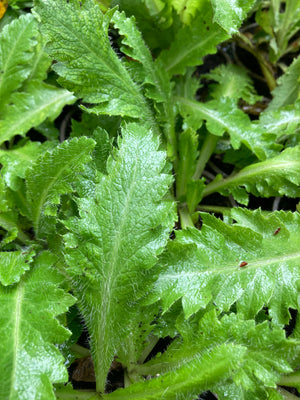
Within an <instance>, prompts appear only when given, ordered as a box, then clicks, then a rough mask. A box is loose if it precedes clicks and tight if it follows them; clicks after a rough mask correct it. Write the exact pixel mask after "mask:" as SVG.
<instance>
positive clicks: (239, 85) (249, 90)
mask: <svg viewBox="0 0 300 400" xmlns="http://www.w3.org/2000/svg"><path fill="white" fill-rule="evenodd" d="M203 77H205V78H207V79H212V80H214V81H216V82H217V84H210V85H209V94H210V96H212V97H213V98H214V99H217V100H218V99H220V98H222V97H230V98H232V99H235V100H236V101H238V100H239V99H243V100H245V101H246V102H247V103H249V104H254V103H255V102H256V101H259V100H261V96H258V95H257V94H256V92H255V89H254V86H253V82H252V80H251V79H250V77H249V76H248V75H247V72H246V71H245V70H244V69H242V68H241V67H238V66H237V65H234V64H227V65H225V64H221V65H219V66H218V67H216V68H215V69H213V70H212V71H210V72H209V73H208V74H205V75H204V76H203Z"/></svg>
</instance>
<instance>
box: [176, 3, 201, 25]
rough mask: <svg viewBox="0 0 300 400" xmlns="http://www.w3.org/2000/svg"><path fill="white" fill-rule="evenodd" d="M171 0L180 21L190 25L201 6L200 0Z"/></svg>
mask: <svg viewBox="0 0 300 400" xmlns="http://www.w3.org/2000/svg"><path fill="white" fill-rule="evenodd" d="M171 2H172V6H173V7H174V8H175V10H176V12H177V13H178V14H179V16H180V19H181V21H182V22H183V23H184V24H187V25H191V23H192V21H193V19H194V17H195V16H196V15H197V12H198V9H199V8H200V7H201V3H202V0H172V1H171Z"/></svg>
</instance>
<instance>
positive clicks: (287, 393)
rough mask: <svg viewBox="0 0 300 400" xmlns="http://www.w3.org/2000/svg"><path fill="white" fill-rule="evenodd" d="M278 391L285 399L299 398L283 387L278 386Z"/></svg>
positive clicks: (297, 399) (296, 399)
mask: <svg viewBox="0 0 300 400" xmlns="http://www.w3.org/2000/svg"><path fill="white" fill-rule="evenodd" d="M277 391H278V392H279V393H280V394H281V395H282V396H283V398H284V399H285V400H299V397H297V396H295V395H293V394H292V393H290V392H288V391H287V390H285V389H283V388H282V387H278V388H277Z"/></svg>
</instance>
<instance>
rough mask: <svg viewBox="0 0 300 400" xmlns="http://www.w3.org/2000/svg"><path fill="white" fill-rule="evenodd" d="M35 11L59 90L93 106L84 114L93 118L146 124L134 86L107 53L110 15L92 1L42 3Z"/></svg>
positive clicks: (51, 0)
mask: <svg viewBox="0 0 300 400" xmlns="http://www.w3.org/2000/svg"><path fill="white" fill-rule="evenodd" d="M35 11H36V13H37V14H38V15H39V17H40V19H41V22H42V24H41V30H42V33H43V34H44V35H46V37H47V38H48V40H49V42H48V43H47V48H46V49H47V51H48V52H49V54H50V55H51V56H52V57H53V58H54V59H56V60H57V63H56V64H54V66H53V69H54V70H55V72H57V74H58V75H59V76H60V79H59V82H60V83H61V84H62V86H65V87H66V88H67V89H69V90H71V91H73V92H75V95H76V96H77V97H78V98H82V99H83V101H84V102H88V103H92V104H97V106H95V107H94V108H92V109H89V110H90V111H93V112H95V113H98V114H109V115H122V116H129V117H133V118H142V117H145V118H151V113H150V111H149V109H148V107H147V105H146V103H145V100H144V98H143V96H142V95H141V93H140V91H139V88H138V86H137V85H136V84H135V83H134V82H133V81H132V79H131V77H130V75H129V73H128V72H127V70H126V68H125V67H124V66H123V65H122V62H121V60H119V58H118V57H117V55H116V53H115V52H114V51H113V49H112V48H111V45H110V41H109V36H108V33H107V31H108V26H109V23H110V20H111V17H112V15H113V13H114V11H115V10H110V11H108V12H107V13H106V14H105V15H104V14H103V13H102V12H101V10H100V8H99V6H98V5H97V4H95V3H94V1H93V0H84V1H82V2H79V1H77V0H70V1H69V2H66V1H65V0H59V1H57V0H46V1H39V2H38V3H37V6H36V8H35Z"/></svg>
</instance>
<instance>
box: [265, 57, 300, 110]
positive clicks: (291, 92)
mask: <svg viewBox="0 0 300 400" xmlns="http://www.w3.org/2000/svg"><path fill="white" fill-rule="evenodd" d="M299 75H300V56H298V57H297V58H295V59H294V61H293V62H292V64H291V65H290V66H289V67H288V68H287V69H286V71H285V73H284V74H283V75H282V76H281V77H280V78H279V79H277V82H276V83H277V87H276V88H275V89H274V90H273V91H272V95H273V100H272V101H271V103H270V104H269V106H268V111H271V110H272V111H274V110H277V109H278V108H279V107H284V106H286V105H289V104H293V103H294V102H295V101H296V100H297V99H298V98H299V94H300V81H299Z"/></svg>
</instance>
